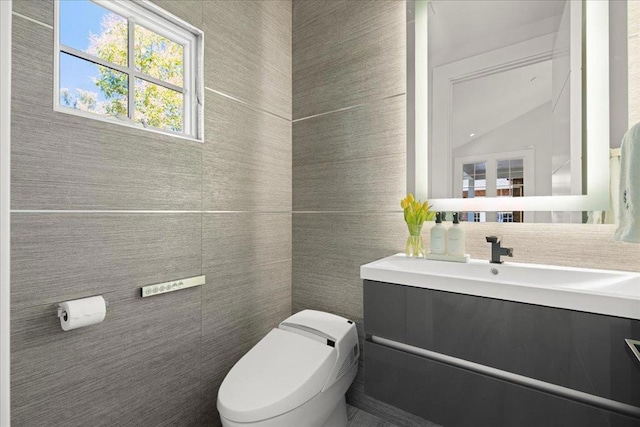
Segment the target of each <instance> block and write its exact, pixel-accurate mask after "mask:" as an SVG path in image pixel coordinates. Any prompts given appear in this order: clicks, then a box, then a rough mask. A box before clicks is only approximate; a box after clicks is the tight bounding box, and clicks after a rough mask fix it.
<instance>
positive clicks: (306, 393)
mask: <svg viewBox="0 0 640 427" xmlns="http://www.w3.org/2000/svg"><path fill="white" fill-rule="evenodd" d="M358 354H359V349H358V333H357V332H356V325H355V324H354V323H353V322H352V321H350V320H347V319H345V318H343V317H340V316H335V315H333V314H329V313H324V312H321V311H314V310H304V311H301V312H299V313H296V314H294V315H293V316H291V317H289V318H288V319H286V320H284V321H283V322H282V323H280V325H279V326H278V327H277V328H275V329H273V330H271V332H269V333H268V334H267V335H266V336H265V337H264V338H263V339H262V340H260V342H258V343H257V344H256V345H255V346H254V347H253V348H252V349H251V350H249V352H248V353H247V354H245V355H244V356H243V357H242V359H240V360H239V361H238V363H236V364H235V366H234V367H233V368H232V369H231V371H229V373H228V374H227V376H226V377H225V379H224V381H223V382H222V385H221V386H220V390H219V391H218V411H219V412H220V419H221V421H222V425H223V426H224V427H345V426H346V425H347V407H346V403H345V397H344V395H345V393H346V391H347V389H348V388H349V386H350V385H351V383H352V382H353V379H354V378H355V376H356V372H357V371H358Z"/></svg>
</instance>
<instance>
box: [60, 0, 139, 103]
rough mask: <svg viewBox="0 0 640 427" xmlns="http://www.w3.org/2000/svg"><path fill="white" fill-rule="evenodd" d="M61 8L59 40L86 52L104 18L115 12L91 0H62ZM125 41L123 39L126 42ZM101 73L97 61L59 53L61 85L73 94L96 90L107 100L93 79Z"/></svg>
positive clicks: (95, 91) (98, 94) (99, 31)
mask: <svg viewBox="0 0 640 427" xmlns="http://www.w3.org/2000/svg"><path fill="white" fill-rule="evenodd" d="M59 11H60V18H59V19H60V24H59V28H60V43H61V44H62V45H66V46H69V47H72V48H74V49H77V50H80V51H83V52H88V48H89V40H90V35H91V34H96V35H97V34H100V33H101V26H100V23H101V22H102V19H103V18H104V17H105V16H106V15H108V14H110V13H113V12H111V11H110V10H107V9H105V8H103V7H101V6H98V5H97V4H95V3H93V2H91V1H89V0H61V1H60V10H59ZM126 43H127V41H126V40H123V45H124V46H126ZM120 65H126V64H120ZM98 76H99V72H98V66H97V65H96V64H94V63H92V62H88V61H86V60H83V59H79V58H76V57H74V56H71V55H68V54H65V53H60V88H61V89H62V88H66V89H69V90H70V91H71V93H72V94H74V95H75V94H77V89H80V90H83V91H90V92H94V93H96V95H97V101H98V102H104V101H106V100H107V99H106V98H105V96H104V93H103V92H102V91H101V90H100V88H99V87H97V86H96V85H95V83H93V81H92V77H98ZM110 99H113V98H110Z"/></svg>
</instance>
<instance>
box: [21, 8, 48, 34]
mask: <svg viewBox="0 0 640 427" xmlns="http://www.w3.org/2000/svg"><path fill="white" fill-rule="evenodd" d="M11 13H12V14H13V15H14V16H18V17H20V18H22V19H26V20H27V21H31V22H33V23H35V24H38V25H42V26H43V27H45V28H48V29H50V30H53V26H52V25H49V24H45V23H44V22H40V21H38V20H36V19H33V18H29V17H28V16H25V15H23V14H21V13H18V12H11Z"/></svg>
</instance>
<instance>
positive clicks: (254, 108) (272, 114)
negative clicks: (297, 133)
mask: <svg viewBox="0 0 640 427" xmlns="http://www.w3.org/2000/svg"><path fill="white" fill-rule="evenodd" d="M204 88H205V89H206V90H208V91H211V92H213V93H215V94H216V95H220V96H223V97H225V98H227V99H231V100H232V101H236V102H239V103H240V104H242V105H246V106H247V107H249V108H251V109H252V110H255V111H259V112H261V113H265V114H269V115H270V116H273V117H277V118H278V119H281V120H286V121H287V122H289V123H290V122H291V119H287V118H286V117H282V116H279V115H278V114H275V113H272V112H271V111H268V110H265V109H264V108H260V107H258V106H255V105H253V104H249V103H248V102H246V101H243V100H241V99H238V98H235V97H233V96H231V95H227V94H226V93H224V92H220V91H218V90H215V89H211V88H210V87H207V86H205V87H204Z"/></svg>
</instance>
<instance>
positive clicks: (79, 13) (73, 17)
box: [60, 0, 110, 52]
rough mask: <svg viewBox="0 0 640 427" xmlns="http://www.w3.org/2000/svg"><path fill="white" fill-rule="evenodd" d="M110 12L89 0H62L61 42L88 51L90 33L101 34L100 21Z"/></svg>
mask: <svg viewBox="0 0 640 427" xmlns="http://www.w3.org/2000/svg"><path fill="white" fill-rule="evenodd" d="M108 13H110V11H108V10H107V9H105V8H103V7H100V6H98V5H97V4H95V3H92V2H90V1H89V0H62V1H60V43H62V44H64V45H67V46H70V47H73V48H75V49H78V50H81V51H83V52H86V50H87V48H88V47H89V34H100V21H101V20H102V17H103V16H105V15H106V14H108Z"/></svg>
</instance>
